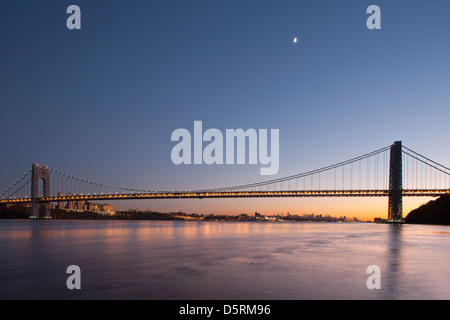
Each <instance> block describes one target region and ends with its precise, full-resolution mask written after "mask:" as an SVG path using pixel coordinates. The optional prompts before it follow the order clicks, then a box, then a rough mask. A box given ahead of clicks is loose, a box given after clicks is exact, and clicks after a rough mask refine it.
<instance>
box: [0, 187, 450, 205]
mask: <svg viewBox="0 0 450 320" xmlns="http://www.w3.org/2000/svg"><path fill="white" fill-rule="evenodd" d="M445 194H450V190H448V189H436V190H423V189H414V190H402V195H403V196H404V197H408V196H409V197H438V196H442V195H445ZM387 196H389V190H309V191H192V192H190V191H184V192H182V191H178V192H167V191H165V192H153V193H134V194H93V195H83V194H80V195H73V196H62V197H47V198H40V199H39V202H41V203H47V202H66V201H96V200H97V201H101V200H132V199H207V198H283V197H387ZM29 202H31V198H18V199H3V200H0V204H19V203H29Z"/></svg>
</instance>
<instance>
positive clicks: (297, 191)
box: [0, 141, 450, 222]
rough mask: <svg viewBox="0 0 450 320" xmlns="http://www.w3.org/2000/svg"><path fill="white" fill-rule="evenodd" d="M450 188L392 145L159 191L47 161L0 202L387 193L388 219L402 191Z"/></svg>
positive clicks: (435, 168)
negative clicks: (260, 175)
mask: <svg viewBox="0 0 450 320" xmlns="http://www.w3.org/2000/svg"><path fill="white" fill-rule="evenodd" d="M449 193H450V169H449V168H447V167H445V166H443V165H441V164H439V163H437V162H435V161H433V160H431V159H429V158H427V157H425V156H423V155H421V154H419V153H417V152H415V151H413V150H411V149H409V148H407V147H405V146H402V143H401V142H400V141H397V142H395V143H394V144H392V145H391V146H387V147H385V148H381V149H379V150H376V151H373V152H370V153H367V154H364V155H362V156H359V157H356V158H353V159H350V160H347V161H343V162H339V163H336V164H334V165H331V166H328V167H324V168H321V169H317V170H312V171H308V172H304V173H301V174H296V175H291V176H287V177H283V178H278V179H272V180H267V181H262V182H257V183H251V184H245V185H236V186H230V187H225V188H215V189H204V190H184V191H167V190H166V191H162V190H140V189H132V188H122V187H117V186H109V185H104V184H100V183H95V182H92V181H88V180H85V179H80V178H77V177H74V176H71V175H68V174H65V173H63V172H60V171H57V170H54V169H52V168H49V167H47V166H42V165H38V164H33V166H32V169H31V170H29V171H28V172H27V173H26V174H24V175H23V176H22V177H21V178H20V179H18V181H17V182H16V183H14V184H13V185H12V186H11V187H10V188H8V189H7V190H5V191H4V192H3V193H2V194H1V195H0V204H30V208H31V209H30V211H31V212H30V217H31V218H39V216H40V215H39V209H40V207H41V208H43V209H44V211H45V212H44V214H43V217H50V203H58V204H60V205H61V204H63V203H67V207H71V206H73V204H74V203H84V202H85V201H96V200H97V201H101V200H129V199H194V198H195V199H203V198H264V197H388V220H390V221H393V222H399V221H402V219H403V200H402V199H403V197H405V196H409V197H418V196H428V197H437V196H441V195H444V194H449Z"/></svg>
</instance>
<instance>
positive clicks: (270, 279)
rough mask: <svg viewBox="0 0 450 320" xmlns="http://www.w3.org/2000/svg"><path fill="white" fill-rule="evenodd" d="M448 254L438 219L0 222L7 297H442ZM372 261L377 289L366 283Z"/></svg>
mask: <svg viewBox="0 0 450 320" xmlns="http://www.w3.org/2000/svg"><path fill="white" fill-rule="evenodd" d="M449 261H450V237H449V236H448V228H443V227H438V226H410V225H398V226H396V225H376V224H357V223H342V224H338V223H326V224H320V223H251V222H250V223H249V222H180V221H29V220H26V221H8V220H5V221H0V270H1V271H2V272H1V273H0V283H2V286H1V287H0V298H10V299H11V298H12V299H23V298H31V299H35V298H39V299H75V298H84V299H423V298H433V299H448V298H450V292H449V286H448V283H449V279H450V268H449ZM72 264H75V265H79V266H80V268H81V270H82V274H83V276H82V278H83V283H82V287H83V289H82V290H81V292H78V293H75V295H74V293H73V292H70V291H69V290H67V289H66V287H65V281H66V273H65V270H66V268H67V266H69V265H72ZM373 264H375V265H378V266H379V267H380V268H381V286H382V289H381V290H369V289H367V287H366V280H367V277H368V276H369V275H368V274H366V273H365V271H366V268H367V267H368V266H369V265H373ZM412 279H413V281H412Z"/></svg>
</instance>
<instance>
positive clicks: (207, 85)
mask: <svg viewBox="0 0 450 320" xmlns="http://www.w3.org/2000/svg"><path fill="white" fill-rule="evenodd" d="M71 4H76V5H78V6H79V7H80V8H81V21H82V22H81V25H82V29H81V30H68V29H67V28H66V19H67V18H68V16H69V15H68V14H66V8H67V7H68V6H69V5H71ZM371 4H376V5H378V6H380V8H381V19H382V28H381V30H368V29H367V27H366V19H367V18H368V16H369V15H368V14H366V9H367V7H368V6H369V5H371ZM449 11H450V2H448V1H446V0H433V1H400V0H397V1H378V0H376V1H350V0H342V1H299V0H296V1H265V0H262V1H261V0H259V1H248V0H245V1H216V0H211V1H197V0H191V1H133V2H132V3H130V1H81V0H77V1H75V2H73V1H70V2H69V1H20V0H19V1H2V2H1V4H0V21H1V22H0V23H1V24H0V108H1V115H2V116H1V119H2V121H1V122H2V124H1V126H0V134H1V136H2V140H1V142H0V165H1V167H2V168H3V170H2V171H1V172H0V187H1V188H0V189H2V190H3V189H6V188H7V187H8V186H9V185H11V184H12V183H13V182H14V181H15V180H16V179H17V178H18V177H19V176H21V175H22V174H23V173H24V172H26V171H27V170H28V169H29V168H30V167H31V164H32V163H34V162H37V163H41V164H46V165H49V166H51V167H53V168H55V169H57V170H60V171H63V172H67V173H70V174H72V175H75V176H78V177H81V178H86V179H89V180H94V181H99V182H102V183H105V184H112V185H122V186H130V187H135V188H149V189H153V188H155V189H156V188H158V189H164V188H169V189H185V188H188V189H190V188H192V189H194V188H198V187H220V186H226V185H235V184H240V183H248V182H254V181H260V180H262V179H263V178H262V177H261V176H260V175H259V168H260V166H259V165H256V166H255V165H254V166H250V165H243V166H238V165H232V166H227V165H223V166H206V165H200V166H194V165H191V166H175V165H174V164H173V163H172V161H171V158H170V152H171V149H172V147H173V146H174V143H173V142H171V141H170V136H171V133H172V131H173V130H175V129H177V128H186V129H189V130H191V131H192V130H193V122H194V121H195V120H202V121H203V125H204V127H205V128H218V129H220V130H225V129H228V128H230V129H235V128H243V129H248V128H255V129H263V128H265V129H279V130H280V170H279V172H278V175H277V176H276V177H281V176H285V175H290V174H295V173H299V172H303V171H307V170H311V169H315V168H317V167H322V166H326V165H329V164H333V163H336V162H339V161H342V160H346V159H349V158H352V157H355V156H358V155H360V154H363V153H367V152H370V151H373V150H375V149H378V148H381V147H384V146H387V145H389V144H391V143H393V142H394V141H396V140H402V141H403V143H404V145H406V146H408V147H410V148H412V149H414V150H416V151H418V152H421V153H423V154H425V155H428V156H429V157H430V158H432V159H434V160H436V161H438V162H441V163H443V164H446V165H448V164H450V151H449V146H450V144H449V142H448V137H449V136H450V127H449V126H448V119H449V115H450V90H449V88H450V86H449V85H450V59H449V58H448V57H450V40H449V39H450V38H449V34H450V19H449V16H448V12H449ZM294 37H298V38H299V42H298V43H296V44H294V43H293V42H292V39H293V38H294ZM217 203H221V202H216V203H212V204H211V206H212V207H214V206H215V205H216V204H217ZM236 203H238V202H236ZM123 205H124V206H128V204H127V203H125V204H123ZM183 205H185V203H184V202H183V203H182V204H181V203H176V202H174V203H169V202H167V203H163V204H162V203H158V204H156V203H152V202H145V203H144V204H139V206H141V207H148V208H157V209H158V208H160V209H161V210H162V209H164V208H168V210H171V209H174V210H175V209H180V210H182V209H183V208H182V206H183ZM195 205H197V204H195ZM227 205H233V203H231V204H227ZM189 206H191V204H189ZM192 206H194V204H192ZM208 206H209V204H208ZM211 206H209V207H208V208H212V207H211ZM238 206H241V205H240V204H238ZM192 208H194V207H192ZM211 210H212V209H211Z"/></svg>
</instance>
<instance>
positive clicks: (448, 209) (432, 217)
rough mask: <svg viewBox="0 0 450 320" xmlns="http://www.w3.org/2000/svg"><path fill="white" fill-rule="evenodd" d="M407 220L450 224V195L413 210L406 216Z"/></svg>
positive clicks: (407, 221)
mask: <svg viewBox="0 0 450 320" xmlns="http://www.w3.org/2000/svg"><path fill="white" fill-rule="evenodd" d="M405 222H406V223H416V224H441V225H450V195H444V196H441V197H439V198H437V199H436V200H432V201H429V202H428V203H426V204H424V205H422V206H420V207H419V208H417V209H414V210H412V211H411V212H410V213H409V214H408V215H407V216H406V218H405Z"/></svg>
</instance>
